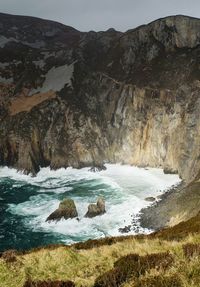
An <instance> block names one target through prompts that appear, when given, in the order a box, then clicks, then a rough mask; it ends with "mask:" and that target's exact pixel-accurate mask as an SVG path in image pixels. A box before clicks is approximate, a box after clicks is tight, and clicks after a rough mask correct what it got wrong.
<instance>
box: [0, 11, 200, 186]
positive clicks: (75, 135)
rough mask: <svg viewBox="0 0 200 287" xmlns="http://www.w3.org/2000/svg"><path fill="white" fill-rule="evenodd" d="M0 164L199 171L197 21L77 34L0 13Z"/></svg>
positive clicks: (31, 168) (189, 175) (186, 175)
mask: <svg viewBox="0 0 200 287" xmlns="http://www.w3.org/2000/svg"><path fill="white" fill-rule="evenodd" d="M0 35H1V36H0V165H8V166H12V167H16V168H18V169H23V170H26V171H27V172H33V173H35V172H37V171H38V170H39V167H40V166H41V167H42V166H48V165H50V166H51V167H52V168H59V167H66V166H74V167H82V166H89V165H98V166H99V165H102V164H103V162H104V161H109V162H123V163H129V164H136V165H140V166H153V167H163V168H165V169H166V170H168V171H177V172H178V173H179V174H180V176H181V177H182V178H183V179H184V180H186V181H188V182H189V181H192V180H193V179H194V178H196V177H198V176H199V172H200V137H199V134H200V116H199V115H200V64H199V58H200V20H198V19H194V18H189V17H185V16H173V17H168V18H164V19H160V20H157V21H155V22H152V23H150V24H149V25H146V26H142V27H139V28H137V29H134V30H130V31H127V32H126V33H121V32H117V31H115V30H113V29H110V30H108V31H106V32H98V33H96V32H89V33H81V32H78V31H76V30H75V29H73V28H71V27H66V26H64V25H61V24H58V23H54V22H51V21H45V20H40V19H35V18H31V17H20V16H9V15H4V14H0Z"/></svg>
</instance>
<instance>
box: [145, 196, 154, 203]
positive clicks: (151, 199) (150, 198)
mask: <svg viewBox="0 0 200 287" xmlns="http://www.w3.org/2000/svg"><path fill="white" fill-rule="evenodd" d="M145 200H146V201H149V202H154V201H155V200H156V199H155V197H153V196H149V197H146V198H145Z"/></svg>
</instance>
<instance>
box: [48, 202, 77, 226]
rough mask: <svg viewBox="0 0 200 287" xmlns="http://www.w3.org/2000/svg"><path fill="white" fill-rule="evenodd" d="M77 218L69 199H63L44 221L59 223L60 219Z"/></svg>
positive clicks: (72, 203)
mask: <svg viewBox="0 0 200 287" xmlns="http://www.w3.org/2000/svg"><path fill="white" fill-rule="evenodd" d="M77 216H78V212H77V209H76V205H75V203H74V201H73V200H72V199H70V198H65V199H63V201H61V202H60V204H59V207H58V208H57V209H56V210H55V211H54V212H52V213H51V214H50V215H49V216H48V217H47V219H46V221H52V220H53V221H59V220H60V219H62V218H64V219H69V218H74V217H77Z"/></svg>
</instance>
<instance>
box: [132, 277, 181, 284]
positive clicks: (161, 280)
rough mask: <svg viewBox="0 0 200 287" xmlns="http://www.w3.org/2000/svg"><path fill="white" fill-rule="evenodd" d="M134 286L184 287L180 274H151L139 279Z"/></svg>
mask: <svg viewBox="0 0 200 287" xmlns="http://www.w3.org/2000/svg"><path fill="white" fill-rule="evenodd" d="M131 286H132V287H183V285H182V282H181V280H180V279H179V276H178V274H175V275H171V276H163V275H158V276H150V277H146V278H142V279H140V280H137V281H136V282H135V283H133V285H131Z"/></svg>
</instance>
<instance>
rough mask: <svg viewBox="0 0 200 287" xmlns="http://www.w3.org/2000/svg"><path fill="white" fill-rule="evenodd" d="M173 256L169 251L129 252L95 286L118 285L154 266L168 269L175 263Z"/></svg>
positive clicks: (98, 279)
mask: <svg viewBox="0 0 200 287" xmlns="http://www.w3.org/2000/svg"><path fill="white" fill-rule="evenodd" d="M173 261H174V260H173V257H172V255H171V254H169V253H168V252H165V253H155V254H149V255H146V256H139V255H138V254H129V255H127V256H124V257H121V258H120V259H119V260H117V261H116V262H115V263H114V268H113V269H111V270H110V271H108V272H106V273H105V274H103V275H101V276H99V277H98V278H97V279H96V281H95V284H94V286H95V287H106V286H109V287H116V286H120V285H121V284H122V283H123V282H125V281H127V280H128V279H129V278H131V277H139V276H140V275H142V274H145V272H146V271H148V270H149V269H152V268H157V269H163V270H166V269H167V268H168V267H169V266H170V265H172V263H173Z"/></svg>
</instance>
